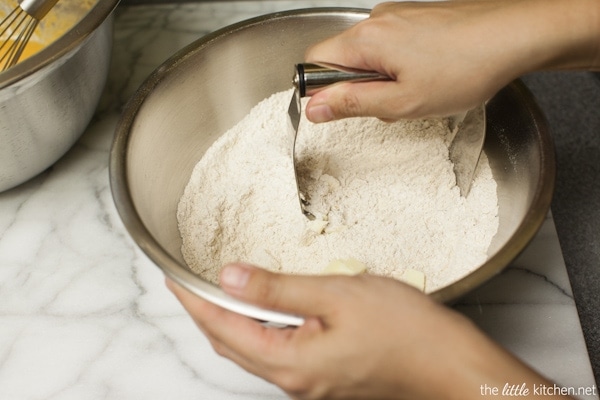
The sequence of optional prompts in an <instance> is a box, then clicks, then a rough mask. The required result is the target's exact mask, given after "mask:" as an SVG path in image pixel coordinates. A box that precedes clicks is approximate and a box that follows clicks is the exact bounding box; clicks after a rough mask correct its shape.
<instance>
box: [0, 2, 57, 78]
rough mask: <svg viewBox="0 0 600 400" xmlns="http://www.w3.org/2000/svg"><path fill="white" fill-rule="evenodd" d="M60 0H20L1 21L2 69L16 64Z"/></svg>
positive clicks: (0, 61) (0, 58) (0, 46)
mask: <svg viewBox="0 0 600 400" xmlns="http://www.w3.org/2000/svg"><path fill="white" fill-rule="evenodd" d="M57 2H58V0H18V3H19V6H18V7H15V8H14V9H13V10H12V11H11V12H10V14H8V15H7V16H6V17H5V18H4V19H3V20H2V21H1V22H0V71H4V70H6V69H8V68H10V67H12V66H13V65H15V64H16V63H17V62H18V61H19V58H21V55H22V54H23V50H24V49H25V46H27V43H28V42H29V39H31V35H33V32H34V31H35V28H36V27H37V25H38V23H39V22H40V20H41V19H42V18H44V17H45V16H46V14H48V11H50V10H51V9H52V7H54V5H55V4H56V3H57Z"/></svg>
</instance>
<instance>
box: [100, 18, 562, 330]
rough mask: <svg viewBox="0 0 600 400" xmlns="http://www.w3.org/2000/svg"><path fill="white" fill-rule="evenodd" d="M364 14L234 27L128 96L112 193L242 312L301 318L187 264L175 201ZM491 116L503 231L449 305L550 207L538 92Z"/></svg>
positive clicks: (444, 295)
mask: <svg viewBox="0 0 600 400" xmlns="http://www.w3.org/2000/svg"><path fill="white" fill-rule="evenodd" d="M367 16H368V11H366V10H352V9H309V10H297V11H290V12H284V13H276V14H270V15H266V16H263V17H259V18H255V19H251V20H248V21H245V22H241V23H238V24H235V25H232V26H229V27H227V28H224V29H222V30H220V31H217V32H215V33H213V34H211V35H208V36H206V37H204V38H202V39H200V40H198V41H196V42H195V43H193V44H191V45H190V46H188V47H187V48H185V49H183V50H182V51H180V52H178V53H177V54H175V55H174V56H173V57H172V58H171V59H169V60H168V61H167V62H165V63H164V64H163V65H162V66H160V67H159V68H158V69H157V70H156V71H155V72H154V73H153V74H152V75H151V76H150V77H149V78H148V79H147V80H146V82H145V83H144V84H143V85H142V86H141V87H140V89H139V90H138V91H137V93H136V94H135V95H134V96H133V98H132V99H131V100H130V102H129V103H128V105H127V107H126V109H125V111H124V114H123V116H122V119H121V121H120V122H119V124H118V127H117V131H116V135H115V138H114V142H113V146H112V149H111V155H110V181H111V187H112V193H113V197H114V201H115V204H116V206H117V209H118V211H119V214H120V216H121V218H122V219H123V222H124V224H125V226H126V227H127V229H128V230H129V233H130V234H131V236H132V237H133V239H134V240H135V241H136V242H137V244H138V245H139V246H140V248H141V249H142V250H143V251H144V252H145V253H146V254H147V255H148V256H149V257H150V258H151V259H152V260H153V261H154V262H155V263H156V264H157V265H158V266H159V267H160V268H162V270H163V271H164V272H165V274H166V275H168V276H169V277H170V278H171V279H174V280H175V281H177V282H178V283H179V284H181V285H183V286H184V287H186V288H187V289H188V290H190V291H191V292H193V293H195V294H196V295H198V296H200V297H203V298H205V299H208V300H210V301H212V302H215V303H217V304H219V305H221V306H223V307H225V308H228V309H231V310H234V311H236V312H240V313H242V314H245V315H249V316H252V317H255V318H258V319H262V320H265V321H271V322H277V323H283V324H290V325H295V324H299V323H302V319H301V318H299V317H296V316H292V315H287V314H281V313H277V312H273V311H270V310H263V309H259V308H256V307H252V306H250V305H248V304H245V303H242V302H240V301H237V300H235V299H233V298H230V297H228V296H226V295H225V294H224V292H223V291H221V290H220V289H219V288H218V287H217V286H215V285H212V284H210V283H208V282H207V281H205V280H203V279H202V277H200V276H198V275H196V274H194V273H193V272H192V271H190V269H189V268H188V267H187V265H186V263H185V261H184V260H183V257H182V255H181V238H180V235H179V230H178V225H177V217H176V212H177V204H178V202H179V199H180V198H181V195H182V194H183V191H184V188H185V186H186V184H187V182H188V181H189V179H190V176H191V173H192V169H193V168H194V166H195V165H196V163H197V162H198V161H199V160H200V158H201V157H202V155H203V154H204V152H205V151H206V150H207V149H208V148H209V147H210V146H211V145H212V143H213V142H214V141H215V140H216V139H217V138H218V137H219V136H220V135H222V134H223V133H225V132H226V131H227V130H228V129H229V128H231V127H232V126H233V125H235V124H236V123H237V122H238V121H240V120H241V119H242V118H243V117H244V116H245V115H246V114H247V113H248V112H249V111H250V109H251V108H252V107H253V106H254V105H256V104H257V103H258V102H259V101H261V100H263V99H264V98H266V97H268V96H269V95H271V94H273V93H275V92H279V91H282V90H286V89H289V88H290V87H291V81H290V79H291V76H290V72H289V71H290V69H291V66H293V65H294V64H295V63H298V62H302V61H303V56H304V52H305V50H306V48H307V47H308V46H309V45H311V44H313V43H315V42H317V41H320V40H322V39H324V38H326V37H329V36H331V35H333V34H336V33H338V32H340V31H343V30H345V29H347V28H349V27H350V26H352V25H354V24H356V23H357V22H358V21H360V20H362V19H363V18H366V17H367ZM298 32H303V34H302V35H299V34H298ZM487 120H488V123H487V138H486V143H485V151H486V153H487V156H488V158H489V160H490V164H491V168H492V173H493V174H494V178H495V179H496V181H497V183H498V202H499V230H498V233H497V234H496V235H495V237H494V238H493V240H492V243H491V245H490V248H489V258H488V260H487V261H486V262H485V263H484V264H483V265H481V266H480V267H479V268H477V269H476V270H475V271H473V272H472V273H470V274H469V275H467V276H465V277H464V278H462V279H460V280H459V281H456V282H452V283H449V284H448V285H447V286H445V287H442V288H441V289H439V290H437V291H435V292H433V293H432V294H431V296H432V297H433V298H435V299H437V300H439V301H442V302H451V301H454V300H456V299H457V298H458V297H460V296H462V295H464V294H465V293H467V292H468V291H470V290H471V289H474V288H475V287H477V286H479V285H481V284H482V283H484V282H485V281H487V280H488V279H490V278H491V277H493V276H494V275H496V274H497V273H499V272H500V271H501V270H502V269H503V268H505V267H506V266H507V265H508V264H509V263H510V262H511V261H512V260H513V259H514V258H515V257H516V256H517V255H518V254H519V253H520V252H521V251H522V250H523V249H524V248H525V246H526V245H527V244H528V243H529V241H530V240H531V239H532V238H533V236H534V235H535V233H536V232H537V230H538V229H539V227H540V226H541V224H542V223H543V221H544V219H545V216H546V214H547V212H548V210H549V207H550V202H551V198H552V192H553V188H554V177H555V165H554V150H553V149H554V148H553V145H552V142H551V139H550V135H549V133H548V128H547V126H546V123H545V119H544V117H543V115H542V113H541V112H540V110H539V108H538V107H537V106H536V104H535V102H534V101H533V99H532V97H531V95H530V94H529V92H528V91H527V90H526V89H525V87H524V86H523V85H522V84H521V83H519V82H515V83H513V84H511V85H510V86H508V87H506V88H505V89H504V90H502V91H501V92H500V93H498V95H496V96H495V97H494V98H493V99H492V100H491V101H490V102H489V103H488V106H487ZM390 240H393V238H390Z"/></svg>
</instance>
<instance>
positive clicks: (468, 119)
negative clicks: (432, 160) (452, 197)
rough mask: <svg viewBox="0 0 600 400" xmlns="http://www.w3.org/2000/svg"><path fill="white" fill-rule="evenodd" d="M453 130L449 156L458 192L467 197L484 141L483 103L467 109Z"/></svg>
mask: <svg viewBox="0 0 600 400" xmlns="http://www.w3.org/2000/svg"><path fill="white" fill-rule="evenodd" d="M455 130H456V133H455V134H454V138H453V139H452V143H451V144H450V148H449V157H450V161H452V163H453V164H454V174H455V175H456V185H457V186H458V188H459V189H460V194H461V196H463V197H467V196H468V195H469V191H470V190H471V184H472V183H473V178H474V175H475V169H476V168H477V164H478V162H479V157H480V155H481V150H482V148H483V143H484V141H485V105H483V104H482V105H481V106H478V107H475V108H474V109H472V110H469V111H468V112H467V113H466V115H465V116H464V118H463V119H462V121H460V119H459V120H458V121H457V124H456V127H455Z"/></svg>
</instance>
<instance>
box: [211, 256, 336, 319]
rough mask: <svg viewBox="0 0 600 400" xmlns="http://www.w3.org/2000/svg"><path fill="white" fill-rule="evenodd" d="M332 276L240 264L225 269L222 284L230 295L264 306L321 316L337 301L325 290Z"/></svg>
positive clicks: (222, 273) (230, 265) (222, 274)
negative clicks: (308, 274) (293, 272)
mask: <svg viewBox="0 0 600 400" xmlns="http://www.w3.org/2000/svg"><path fill="white" fill-rule="evenodd" d="M329 278H330V277H326V276H318V277H317V276H302V275H286V274H277V273H272V272H269V271H266V270H264V269H262V268H258V267H254V266H251V265H248V264H241V263H237V264H229V265H226V266H225V267H224V268H223V270H222V271H221V276H220V283H221V287H222V288H223V290H224V291H225V292H227V293H228V294H230V295H232V296H234V297H237V298H239V299H240V300H244V301H246V302H248V303H252V304H255V305H257V306H260V307H263V308H267V309H271V310H278V311H284V312H291V313H295V314H300V315H305V316H320V315H325V314H326V313H327V310H329V309H330V308H331V305H332V304H333V303H334V302H332V301H330V300H329V299H331V298H332V297H331V294H329V293H328V292H329V291H328V290H326V286H327V282H328V281H330V279H329ZM317 312H318V315H317Z"/></svg>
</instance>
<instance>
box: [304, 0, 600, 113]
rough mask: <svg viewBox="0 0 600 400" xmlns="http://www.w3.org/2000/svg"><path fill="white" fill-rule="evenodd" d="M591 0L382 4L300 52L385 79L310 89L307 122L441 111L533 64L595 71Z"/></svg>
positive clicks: (470, 102)
mask: <svg viewBox="0 0 600 400" xmlns="http://www.w3.org/2000/svg"><path fill="white" fill-rule="evenodd" d="M599 35H600V3H599V2H598V1H595V0H516V1H515V0H487V1H442V2H425V3H423V2H390V3H383V4H380V5H378V6H376V7H375V8H374V9H373V11H372V12H371V15H370V17H369V18H367V19H366V20H364V21H361V22H359V23H358V24H356V25H355V26H354V27H352V28H350V29H348V30H347V31H345V32H343V33H341V34H339V35H337V36H334V37H332V38H330V39H327V40H325V41H323V42H321V43H319V44H317V45H315V46H313V47H312V48H310V49H309V50H308V51H307V53H306V57H305V58H306V61H308V62H326V63H331V64H338V65H343V66H347V67H353V68H358V69H364V70H371V71H377V72H380V73H382V74H385V75H387V76H389V77H391V78H392V79H393V81H391V82H368V83H341V84H337V85H333V86H332V87H331V88H328V89H326V90H323V91H321V92H320V93H318V94H316V95H314V96H313V97H312V98H311V99H310V101H309V103H308V105H307V108H306V115H307V117H308V119H309V120H311V121H313V122H325V121H329V120H332V119H340V118H344V117H352V116H374V117H379V118H381V119H384V120H396V119H399V118H421V117H431V116H447V115H450V114H454V113H457V112H460V111H465V110H467V109H470V108H472V107H474V106H476V105H478V104H481V103H483V102H484V101H486V100H488V99H489V98H491V97H492V96H493V95H494V94H495V93H496V92H497V91H498V90H499V89H501V88H502V87H503V86H505V85H506V84H508V83H510V82H511V81H512V80H514V79H515V78H518V77H519V76H520V75H522V74H524V73H526V72H531V71H534V70H538V69H548V68H553V69H558V68H562V69H598V68H600V44H599V43H600V42H599V41H598V40H597V38H598V37H599Z"/></svg>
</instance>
